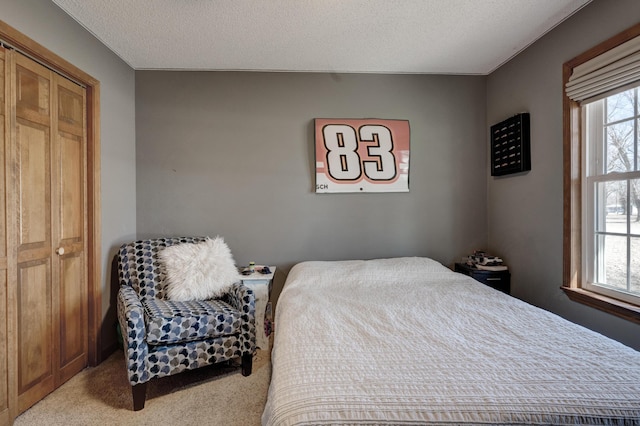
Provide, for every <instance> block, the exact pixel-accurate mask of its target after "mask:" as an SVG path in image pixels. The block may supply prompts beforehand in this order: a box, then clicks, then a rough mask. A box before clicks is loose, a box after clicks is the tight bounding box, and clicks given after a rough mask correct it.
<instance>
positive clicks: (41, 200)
mask: <svg viewBox="0 0 640 426" xmlns="http://www.w3.org/2000/svg"><path fill="white" fill-rule="evenodd" d="M14 56H15V63H16V66H15V69H14V70H13V73H14V82H15V86H14V88H13V95H14V96H15V102H14V105H15V114H16V116H15V136H14V140H13V142H14V143H13V149H12V155H13V156H14V158H13V165H14V176H13V179H14V180H15V181H14V182H13V188H14V193H15V197H16V200H15V201H16V203H17V206H15V207H16V211H15V213H16V214H17V220H16V221H14V222H13V223H14V225H15V226H17V230H16V231H17V234H16V236H17V238H16V241H15V244H16V251H17V271H16V272H17V273H16V275H17V276H16V283H15V286H16V307H15V309H16V315H17V335H16V338H17V353H14V356H17V360H18V372H17V382H18V383H17V385H18V386H17V393H18V411H19V412H22V411H24V410H26V409H27V408H29V407H30V406H31V405H33V404H34V403H35V402H37V401H39V400H40V399H42V398H43V397H44V396H45V395H47V394H48V393H49V392H51V391H52V390H53V389H54V360H53V354H54V353H56V352H57V350H58V348H57V347H56V346H57V342H56V340H55V339H54V336H55V335H57V334H58V333H59V326H58V324H57V322H55V321H53V320H52V319H53V318H54V314H55V312H54V311H57V310H56V307H55V306H54V303H53V296H54V288H53V282H52V271H51V260H52V254H53V251H52V242H51V85H52V84H51V78H52V73H51V71H49V70H48V69H46V68H44V67H42V66H40V65H38V64H36V63H35V62H33V61H31V60H30V59H28V58H25V57H23V56H22V55H19V54H15V55H14Z"/></svg>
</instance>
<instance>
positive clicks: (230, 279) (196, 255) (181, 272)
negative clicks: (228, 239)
mask: <svg viewBox="0 0 640 426" xmlns="http://www.w3.org/2000/svg"><path fill="white" fill-rule="evenodd" d="M158 258H159V259H160V261H161V262H162V263H163V264H164V266H165V272H166V280H165V283H166V286H167V298H168V299H170V300H176V301H183V302H184V301H189V300H205V299H211V298H214V297H220V296H222V295H223V294H224V293H226V292H227V290H229V287H231V284H233V283H235V282H238V281H240V279H241V278H242V277H241V276H240V274H239V273H238V269H237V268H236V265H235V262H234V260H233V256H232V254H231V250H230V249H229V246H227V244H226V243H225V242H224V239H222V237H219V236H218V237H216V238H213V239H212V238H206V239H205V240H204V241H201V242H199V243H196V244H175V245H172V246H170V247H166V248H165V249H163V250H160V251H159V252H158Z"/></svg>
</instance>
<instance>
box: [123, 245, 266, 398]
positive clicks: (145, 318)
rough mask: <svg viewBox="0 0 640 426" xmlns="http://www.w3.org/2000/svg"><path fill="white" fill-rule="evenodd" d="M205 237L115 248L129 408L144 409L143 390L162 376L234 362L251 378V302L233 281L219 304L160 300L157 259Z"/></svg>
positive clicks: (161, 273) (162, 274)
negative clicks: (164, 251) (130, 398)
mask: <svg viewBox="0 0 640 426" xmlns="http://www.w3.org/2000/svg"><path fill="white" fill-rule="evenodd" d="M205 238H206V237H182V238H157V239H150V240H141V241H135V242H132V243H129V244H124V245H122V246H121V247H120V249H119V251H118V254H117V256H116V258H117V264H118V277H119V281H120V289H119V292H118V302H117V303H118V308H117V309H118V321H119V323H120V328H121V330H122V337H123V343H124V354H125V360H126V365H127V372H128V375H129V382H130V383H131V386H132V393H133V409H134V410H135V411H138V410H141V409H143V408H144V403H145V398H146V385H147V382H148V381H149V380H151V379H152V378H154V377H164V376H168V375H172V374H177V373H180V372H182V371H184V370H191V369H195V368H199V367H203V366H205V365H210V364H214V363H218V362H223V361H227V360H230V359H234V358H240V359H241V360H242V367H241V369H242V375H243V376H248V375H250V374H251V365H252V360H253V353H254V352H255V342H256V327H255V298H254V294H253V292H252V290H251V289H249V288H248V287H246V286H244V285H243V284H242V283H240V282H238V283H235V284H233V285H232V287H231V289H230V291H229V292H228V294H226V295H224V296H223V297H221V298H220V299H210V300H194V301H188V302H176V301H171V300H167V299H166V297H165V293H166V292H165V285H164V279H165V271H164V267H163V265H162V263H160V262H159V261H158V258H157V254H158V252H159V251H161V250H162V249H163V248H165V247H168V246H171V245H174V244H189V243H193V244H196V243H199V242H201V241H204V240H205Z"/></svg>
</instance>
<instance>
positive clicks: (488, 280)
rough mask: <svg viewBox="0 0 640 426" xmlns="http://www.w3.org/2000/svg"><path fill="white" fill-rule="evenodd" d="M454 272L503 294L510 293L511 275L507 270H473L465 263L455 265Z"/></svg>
mask: <svg viewBox="0 0 640 426" xmlns="http://www.w3.org/2000/svg"><path fill="white" fill-rule="evenodd" d="M454 271H456V272H460V273H463V274H465V275H469V276H470V277H471V278H473V279H474V280H476V281H480V282H481V283H482V284H486V285H488V286H489V287H493V288H495V289H496V290H500V291H501V292H503V293H507V294H509V293H510V292H511V274H510V273H509V270H508V269H506V270H504V271H486V270H484V269H478V268H473V267H471V266H469V265H467V264H465V263H456V264H455V268H454Z"/></svg>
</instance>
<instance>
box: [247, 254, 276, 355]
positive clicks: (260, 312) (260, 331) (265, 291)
mask: <svg viewBox="0 0 640 426" xmlns="http://www.w3.org/2000/svg"><path fill="white" fill-rule="evenodd" d="M261 268H262V266H258V265H256V272H254V273H253V274H251V275H243V276H242V283H243V284H244V285H246V286H247V287H249V288H250V289H252V290H253V294H254V295H255V297H256V347H258V348H260V349H263V350H269V334H270V332H269V333H267V331H266V328H267V327H268V328H269V331H270V330H271V318H266V313H267V311H268V312H271V306H270V305H271V302H270V298H271V286H272V282H273V275H274V274H275V272H276V267H275V266H269V269H270V270H271V273H270V274H262V273H260V272H258V271H259V270H260V269H261ZM267 321H268V322H269V323H268V324H267Z"/></svg>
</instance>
